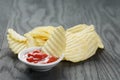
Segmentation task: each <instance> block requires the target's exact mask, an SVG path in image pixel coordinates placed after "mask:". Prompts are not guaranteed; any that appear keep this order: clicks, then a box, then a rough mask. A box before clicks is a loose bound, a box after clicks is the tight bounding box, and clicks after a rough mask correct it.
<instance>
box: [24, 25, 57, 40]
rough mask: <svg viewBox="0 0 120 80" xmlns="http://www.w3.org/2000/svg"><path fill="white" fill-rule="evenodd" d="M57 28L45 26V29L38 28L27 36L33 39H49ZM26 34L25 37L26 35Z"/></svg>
mask: <svg viewBox="0 0 120 80" xmlns="http://www.w3.org/2000/svg"><path fill="white" fill-rule="evenodd" d="M54 29H55V28H54V27H53V26H43V27H36V28H34V29H33V30H31V31H30V32H28V33H26V34H30V35H31V36H32V37H35V38H36V37H38V38H41V39H48V38H49V36H50V33H51V32H52V31H53V30H54ZM26 34H24V35H26Z"/></svg>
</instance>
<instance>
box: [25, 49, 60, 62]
mask: <svg viewBox="0 0 120 80" xmlns="http://www.w3.org/2000/svg"><path fill="white" fill-rule="evenodd" d="M26 56H27V57H26V60H27V61H28V62H30V63H42V64H46V63H51V62H54V61H56V60H57V59H58V58H56V57H54V56H51V55H47V54H46V53H43V52H42V51H41V50H34V51H32V52H28V53H27V55H26Z"/></svg>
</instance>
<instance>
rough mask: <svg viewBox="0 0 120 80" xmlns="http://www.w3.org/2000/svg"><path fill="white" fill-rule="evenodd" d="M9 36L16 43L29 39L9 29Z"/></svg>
mask: <svg viewBox="0 0 120 80" xmlns="http://www.w3.org/2000/svg"><path fill="white" fill-rule="evenodd" d="M8 34H9V35H10V37H11V38H12V39H14V40H16V41H20V42H23V41H26V40H27V39H26V38H25V37H24V36H21V35H20V34H18V33H17V32H16V31H14V30H13V29H11V28H9V29H8Z"/></svg>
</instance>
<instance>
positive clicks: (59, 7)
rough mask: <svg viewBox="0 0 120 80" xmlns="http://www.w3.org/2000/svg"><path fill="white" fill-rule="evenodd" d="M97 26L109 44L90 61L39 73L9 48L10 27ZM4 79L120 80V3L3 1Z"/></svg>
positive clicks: (0, 64)
mask: <svg viewBox="0 0 120 80" xmlns="http://www.w3.org/2000/svg"><path fill="white" fill-rule="evenodd" d="M82 23H85V24H93V25H95V26H96V31H97V32H98V34H99V35H100V36H101V38H102V40H103V43H104V45H105V49H104V50H100V49H99V50H98V51H97V52H96V55H94V56H93V57H91V58H90V59H88V60H86V61H83V62H79V63H71V62H66V61H64V62H61V63H60V64H59V65H57V66H56V67H55V68H53V69H52V70H50V71H48V72H35V71H32V70H31V69H28V68H27V66H26V65H24V64H23V63H21V62H20V61H19V60H18V59H17V56H16V55H13V53H12V52H11V50H10V49H9V48H8V43H7V40H6V30H7V28H13V29H15V30H16V31H17V32H19V33H20V34H24V33H25V32H28V31H29V30H31V29H33V28H34V27H36V26H41V25H53V26H58V25H63V26H64V27H65V28H69V27H71V26H74V25H77V24H82ZM0 80H120V0H0Z"/></svg>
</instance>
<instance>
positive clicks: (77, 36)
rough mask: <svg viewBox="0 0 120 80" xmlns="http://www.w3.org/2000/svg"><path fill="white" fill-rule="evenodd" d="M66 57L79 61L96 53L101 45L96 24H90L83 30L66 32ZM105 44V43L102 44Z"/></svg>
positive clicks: (69, 59)
mask: <svg viewBox="0 0 120 80" xmlns="http://www.w3.org/2000/svg"><path fill="white" fill-rule="evenodd" d="M66 35H67V36H66V49H65V53H64V54H65V59H66V60H68V61H72V62H79V61H83V60H86V59H88V58H89V57H91V56H92V55H94V54H95V52H96V50H97V48H98V47H99V43H101V44H102V42H101V41H99V38H98V35H97V34H96V32H95V30H94V26H93V25H91V26H88V27H87V28H85V29H83V30H82V31H81V32H77V33H74V34H73V33H68V32H67V33H66ZM102 45H103V44H102Z"/></svg>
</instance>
